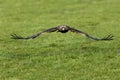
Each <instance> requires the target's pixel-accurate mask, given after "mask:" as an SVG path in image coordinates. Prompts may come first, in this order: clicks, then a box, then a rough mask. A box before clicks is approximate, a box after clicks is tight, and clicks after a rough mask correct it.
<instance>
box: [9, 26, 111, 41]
mask: <svg viewBox="0 0 120 80" xmlns="http://www.w3.org/2000/svg"><path fill="white" fill-rule="evenodd" d="M55 31H57V32H61V33H66V32H68V31H71V32H75V33H78V34H82V35H84V36H86V37H88V38H90V39H92V40H96V41H102V40H106V41H108V40H113V36H112V35H111V34H110V35H108V36H107V37H104V38H95V37H93V36H91V35H89V34H87V33H85V32H82V31H80V30H77V29H74V28H71V27H70V26H67V25H59V26H57V27H53V28H50V29H47V30H44V31H42V32H39V33H37V34H34V35H32V36H28V37H21V36H18V35H16V34H15V33H14V34H11V38H12V39H34V38H36V37H38V36H39V35H42V34H44V33H50V32H55Z"/></svg>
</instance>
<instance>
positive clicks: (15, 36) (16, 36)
mask: <svg viewBox="0 0 120 80" xmlns="http://www.w3.org/2000/svg"><path fill="white" fill-rule="evenodd" d="M55 31H57V27H54V28H50V29H47V30H45V31H42V32H39V33H37V34H34V35H32V36H27V37H22V36H19V35H16V34H15V33H13V34H11V38H12V39H34V38H36V37H38V36H39V35H41V34H44V33H46V32H55Z"/></svg>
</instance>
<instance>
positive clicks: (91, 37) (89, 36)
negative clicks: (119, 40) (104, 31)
mask: <svg viewBox="0 0 120 80" xmlns="http://www.w3.org/2000/svg"><path fill="white" fill-rule="evenodd" d="M70 31H71V32H75V33H79V34H82V35H83V36H86V37H88V38H90V39H92V40H96V41H102V40H113V36H112V35H111V34H110V35H108V36H107V37H104V38H96V37H93V36H91V35H88V34H87V33H85V32H82V31H80V30H77V29H74V28H70Z"/></svg>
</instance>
